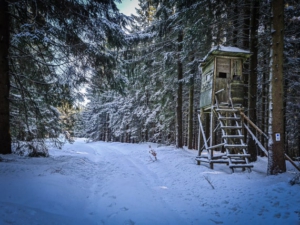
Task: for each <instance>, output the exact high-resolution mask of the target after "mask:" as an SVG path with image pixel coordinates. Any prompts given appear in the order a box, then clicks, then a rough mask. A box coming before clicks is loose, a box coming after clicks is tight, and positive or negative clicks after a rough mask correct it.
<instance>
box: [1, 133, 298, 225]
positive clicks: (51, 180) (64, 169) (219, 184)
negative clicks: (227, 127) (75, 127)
mask: <svg viewBox="0 0 300 225" xmlns="http://www.w3.org/2000/svg"><path fill="white" fill-rule="evenodd" d="M149 145H151V148H149ZM150 149H153V150H154V151H156V153H157V159H158V160H157V161H154V160H153V156H151V155H150V154H149V151H150ZM49 153H50V157H48V158H27V157H21V156H17V155H0V157H1V158H0V159H1V160H0V184H1V185H0V190H1V191H0V224H16V225H18V224H22V225H27V224H28V225H34V224H43V225H47V224H72V225H73V224H132V225H133V224H136V225H139V224H149V225H150V224H151V225H152V224H159V225H160V224H170V225H176V224H201V225H202V224H204V225H205V224H212V225H214V224H244V225H247V224H249V225H250V224H251V225H253V224H256V225H257V224H273V225H276V224H278V225H279V224H289V225H293V224H295V225H296V224H300V196H299V190H300V187H299V185H293V186H291V185H290V184H289V180H291V179H292V178H293V177H294V176H295V174H296V171H295V169H294V168H293V167H291V165H290V164H288V163H287V168H288V172H286V173H284V174H280V175H277V176H266V171H267V163H266V160H267V159H266V158H259V159H258V161H257V162H255V163H254V168H253V171H252V172H251V173H248V172H242V171H241V170H238V169H237V171H236V172H235V173H232V172H231V170H230V169H229V167H228V166H226V165H225V164H216V165H215V169H214V170H211V169H209V168H208V166H207V165H206V164H203V165H200V166H198V165H196V163H195V160H194V159H195V156H196V155H197V152H196V151H194V150H187V149H176V148H174V147H172V146H158V145H156V144H152V143H151V144H149V143H143V144H126V143H106V142H92V143H86V142H85V140H84V139H76V141H75V143H73V144H66V145H64V146H63V148H62V149H61V150H59V149H56V148H54V147H52V148H51V149H50V151H49ZM151 157H152V158H151Z"/></svg>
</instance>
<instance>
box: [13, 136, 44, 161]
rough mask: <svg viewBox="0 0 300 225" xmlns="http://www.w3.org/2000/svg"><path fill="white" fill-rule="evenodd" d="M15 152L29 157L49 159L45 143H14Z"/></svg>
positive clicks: (35, 141)
mask: <svg viewBox="0 0 300 225" xmlns="http://www.w3.org/2000/svg"><path fill="white" fill-rule="evenodd" d="M13 152H14V153H15V154H18V155H25V156H29V157H48V156H49V153H48V148H47V146H46V144H45V142H44V141H37V140H33V141H28V142H27V141H18V142H15V143H13Z"/></svg>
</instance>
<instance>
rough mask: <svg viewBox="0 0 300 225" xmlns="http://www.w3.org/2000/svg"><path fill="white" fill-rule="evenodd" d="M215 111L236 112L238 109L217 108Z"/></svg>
mask: <svg viewBox="0 0 300 225" xmlns="http://www.w3.org/2000/svg"><path fill="white" fill-rule="evenodd" d="M216 111H217V112H238V111H239V110H238V109H232V108H217V109H216Z"/></svg>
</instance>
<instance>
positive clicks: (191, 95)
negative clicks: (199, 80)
mask: <svg viewBox="0 0 300 225" xmlns="http://www.w3.org/2000/svg"><path fill="white" fill-rule="evenodd" d="M193 122H194V76H192V77H191V79H190V90H189V117H188V149H193V136H194V135H193V130H194V128H193V125H194V123H193Z"/></svg>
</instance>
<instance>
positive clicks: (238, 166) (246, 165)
mask: <svg viewBox="0 0 300 225" xmlns="http://www.w3.org/2000/svg"><path fill="white" fill-rule="evenodd" d="M229 167H230V168H243V167H248V168H252V167H253V165H251V164H230V165H229Z"/></svg>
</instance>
